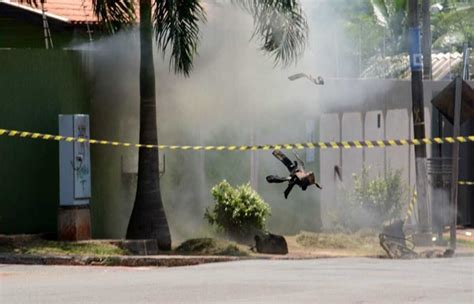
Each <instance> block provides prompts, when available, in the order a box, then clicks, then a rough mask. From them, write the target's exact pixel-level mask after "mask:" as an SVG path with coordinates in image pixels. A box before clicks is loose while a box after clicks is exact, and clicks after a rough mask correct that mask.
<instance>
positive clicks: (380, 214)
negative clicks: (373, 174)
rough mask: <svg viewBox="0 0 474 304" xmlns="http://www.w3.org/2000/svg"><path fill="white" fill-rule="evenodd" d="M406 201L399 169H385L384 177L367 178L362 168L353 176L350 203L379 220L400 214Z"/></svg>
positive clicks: (405, 192)
mask: <svg viewBox="0 0 474 304" xmlns="http://www.w3.org/2000/svg"><path fill="white" fill-rule="evenodd" d="M406 201H407V191H406V187H405V186H404V184H403V181H402V178H401V170H396V171H392V170H387V172H386V174H385V177H383V178H380V177H379V178H374V179H369V175H368V170H367V168H364V169H363V170H362V173H361V174H360V175H355V176H354V190H353V192H352V194H351V197H350V199H349V202H350V204H352V205H353V206H355V207H357V208H361V209H362V210H363V211H365V212H369V213H370V214H372V215H373V216H375V217H376V219H378V220H380V221H381V222H383V221H385V220H388V219H392V218H395V217H398V216H400V212H401V209H402V206H403V205H404V203H405V202H406Z"/></svg>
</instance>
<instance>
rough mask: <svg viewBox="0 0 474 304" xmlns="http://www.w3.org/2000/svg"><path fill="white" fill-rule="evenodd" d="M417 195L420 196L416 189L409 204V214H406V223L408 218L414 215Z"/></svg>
mask: <svg viewBox="0 0 474 304" xmlns="http://www.w3.org/2000/svg"><path fill="white" fill-rule="evenodd" d="M417 197H418V194H417V193H416V190H415V191H413V196H412V197H411V200H410V204H409V205H408V209H407V214H406V215H405V220H404V222H405V223H406V221H408V219H409V218H410V216H411V215H412V213H413V210H415V205H416V201H417Z"/></svg>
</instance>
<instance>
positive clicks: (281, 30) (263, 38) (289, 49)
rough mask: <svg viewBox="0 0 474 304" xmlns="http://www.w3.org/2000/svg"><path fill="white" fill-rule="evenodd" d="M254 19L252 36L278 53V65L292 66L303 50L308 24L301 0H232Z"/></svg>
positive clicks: (270, 50) (272, 52)
mask: <svg viewBox="0 0 474 304" xmlns="http://www.w3.org/2000/svg"><path fill="white" fill-rule="evenodd" d="M232 2H233V3H235V4H237V5H239V6H240V7H242V8H243V9H244V10H246V11H247V12H249V13H250V14H251V15H252V17H253V21H254V32H253V35H252V38H255V39H257V40H258V42H259V43H260V45H261V47H260V48H261V49H262V50H264V51H266V52H269V53H270V54H271V55H272V56H274V59H275V64H280V63H281V64H283V65H288V64H289V63H291V62H294V61H296V60H297V59H298V57H299V56H300V55H301V54H302V53H303V51H304V49H305V48H306V43H307V40H308V24H307V21H306V18H305V16H304V13H303V11H302V9H301V6H300V4H299V1H297V0H232Z"/></svg>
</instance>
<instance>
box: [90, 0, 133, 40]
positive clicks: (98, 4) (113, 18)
mask: <svg viewBox="0 0 474 304" xmlns="http://www.w3.org/2000/svg"><path fill="white" fill-rule="evenodd" d="M92 4H93V7H94V13H95V15H96V16H97V18H98V19H99V22H101V23H102V24H104V25H105V28H106V29H107V30H108V31H110V32H112V33H114V32H116V31H117V30H119V29H120V28H122V27H124V26H127V25H131V24H133V23H134V22H135V19H136V14H135V11H136V9H135V5H137V2H136V1H134V0H92Z"/></svg>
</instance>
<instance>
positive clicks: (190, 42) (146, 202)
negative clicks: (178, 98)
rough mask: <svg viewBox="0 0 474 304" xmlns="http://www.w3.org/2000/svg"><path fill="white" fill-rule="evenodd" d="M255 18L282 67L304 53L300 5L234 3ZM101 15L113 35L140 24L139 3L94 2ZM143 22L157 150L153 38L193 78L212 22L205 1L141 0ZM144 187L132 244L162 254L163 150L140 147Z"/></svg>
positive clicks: (143, 60) (151, 141)
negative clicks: (204, 28)
mask: <svg viewBox="0 0 474 304" xmlns="http://www.w3.org/2000/svg"><path fill="white" fill-rule="evenodd" d="M231 2H232V3H234V4H236V5H238V6H240V7H241V8H242V9H244V10H245V11H247V12H248V13H250V14H251V15H252V17H253V21H254V33H253V36H252V37H255V38H256V39H257V40H258V42H259V43H260V45H261V48H262V50H264V51H266V52H268V53H270V54H271V55H272V56H273V57H274V59H275V62H276V63H282V64H288V63H290V62H292V61H294V60H296V59H297V58H298V56H299V55H300V54H301V53H302V52H303V50H304V48H305V46H306V41H307V35H308V26H307V22H306V20H305V17H304V15H303V12H302V9H301V6H300V4H299V1H298V0H231ZM93 4H94V10H95V14H96V15H97V17H98V19H99V21H101V22H102V23H103V24H105V26H106V27H107V28H108V29H109V31H111V32H116V31H117V30H119V29H120V28H121V27H123V26H127V25H131V24H133V23H134V22H135V20H136V14H135V12H136V6H137V4H138V3H137V1H136V0H93ZM138 6H139V19H140V22H139V23H140V143H141V144H147V145H157V144H158V138H157V125H156V100H155V99H156V98H155V71H154V65H153V33H154V35H155V40H156V45H157V47H158V49H159V51H161V52H162V53H165V52H167V51H168V50H169V52H170V67H172V68H173V69H174V71H175V73H181V74H184V75H185V76H188V75H189V73H190V72H191V70H192V68H193V58H194V56H195V54H196V53H197V48H198V44H199V25H200V23H201V22H205V21H206V12H205V8H204V6H203V1H201V0H155V1H152V0H139V5H138ZM138 159H139V160H138V182H137V183H138V184H137V193H136V198H135V203H134V206H133V211H132V215H131V218H130V221H129V224H128V229H127V238H128V239H156V240H157V242H158V247H159V248H160V249H162V250H169V249H170V248H171V236H170V231H169V226H168V221H167V219H166V215H165V210H164V208H163V202H162V199H161V192H160V185H159V174H158V150H157V149H148V148H144V147H142V148H140V150H139V156H138Z"/></svg>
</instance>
